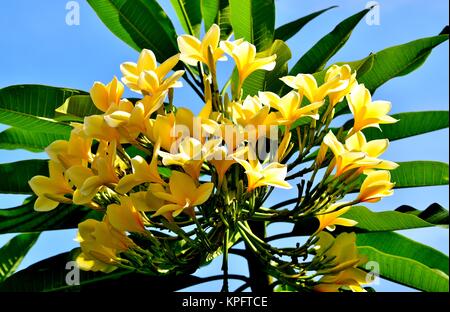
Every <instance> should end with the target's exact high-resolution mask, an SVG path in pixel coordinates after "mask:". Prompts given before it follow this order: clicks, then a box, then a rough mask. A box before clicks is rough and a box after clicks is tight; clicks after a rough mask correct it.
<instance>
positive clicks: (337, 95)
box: [325, 64, 358, 106]
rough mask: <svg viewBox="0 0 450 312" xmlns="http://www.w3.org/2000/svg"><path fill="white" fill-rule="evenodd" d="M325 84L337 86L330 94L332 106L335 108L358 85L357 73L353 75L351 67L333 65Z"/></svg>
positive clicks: (328, 71)
mask: <svg viewBox="0 0 450 312" xmlns="http://www.w3.org/2000/svg"><path fill="white" fill-rule="evenodd" d="M325 84H329V85H333V84H336V85H337V86H336V87H335V88H333V89H331V90H330V91H329V92H328V98H329V99H330V104H331V105H332V106H335V105H336V104H337V103H339V102H341V101H342V100H343V99H344V97H345V96H346V95H347V94H349V93H350V91H351V90H352V89H353V88H354V87H355V86H356V85H357V84H358V82H357V81H356V72H354V73H352V69H351V68H350V66H349V65H347V64H345V65H343V66H339V65H332V66H331V67H330V68H329V69H328V70H327V73H326V74H325Z"/></svg>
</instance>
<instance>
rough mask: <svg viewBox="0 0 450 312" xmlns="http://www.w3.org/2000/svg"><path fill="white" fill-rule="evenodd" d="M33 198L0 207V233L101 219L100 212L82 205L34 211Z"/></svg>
mask: <svg viewBox="0 0 450 312" xmlns="http://www.w3.org/2000/svg"><path fill="white" fill-rule="evenodd" d="M34 202H35V198H32V199H30V200H28V201H27V202H25V203H24V204H23V205H22V206H19V207H15V208H7V209H0V234H4V233H20V232H37V231H39V232H41V231H49V230H62V229H73V228H77V227H78V223H80V222H81V221H83V220H85V219H97V220H99V219H100V220H101V217H102V214H101V213H100V212H97V211H94V210H92V209H90V208H87V207H84V206H75V205H66V204H61V205H59V206H58V207H57V208H55V209H54V210H51V211H47V212H38V211H35V210H34V208H33V206H34Z"/></svg>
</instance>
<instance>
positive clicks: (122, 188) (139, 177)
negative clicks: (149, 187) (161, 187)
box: [115, 144, 165, 194]
mask: <svg viewBox="0 0 450 312" xmlns="http://www.w3.org/2000/svg"><path fill="white" fill-rule="evenodd" d="M158 152H159V144H156V145H155V147H154V150H153V157H152V160H151V162H150V164H147V161H146V160H145V159H144V158H143V157H141V156H139V155H138V156H136V157H134V158H133V159H132V160H131V165H132V167H133V173H132V174H127V175H125V176H124V177H123V178H122V179H120V181H119V183H118V184H117V186H116V188H115V190H116V192H118V193H120V194H125V193H127V192H128V191H130V190H131V189H132V188H133V187H135V186H137V185H139V184H143V183H160V184H165V182H164V180H163V179H162V178H161V176H160V174H159V172H158Z"/></svg>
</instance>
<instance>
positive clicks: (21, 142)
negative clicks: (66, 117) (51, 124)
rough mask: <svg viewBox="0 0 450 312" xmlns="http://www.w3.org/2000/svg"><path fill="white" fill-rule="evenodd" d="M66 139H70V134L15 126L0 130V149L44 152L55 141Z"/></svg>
mask: <svg viewBox="0 0 450 312" xmlns="http://www.w3.org/2000/svg"><path fill="white" fill-rule="evenodd" d="M65 139H68V136H67V135H64V134H56V133H48V132H37V131H28V130H24V129H21V128H14V127H13V128H9V129H6V130H4V131H2V132H0V149H8V150H13V149H24V150H27V151H30V152H42V151H43V150H44V148H46V147H47V146H48V145H49V144H50V143H52V142H53V141H56V140H65Z"/></svg>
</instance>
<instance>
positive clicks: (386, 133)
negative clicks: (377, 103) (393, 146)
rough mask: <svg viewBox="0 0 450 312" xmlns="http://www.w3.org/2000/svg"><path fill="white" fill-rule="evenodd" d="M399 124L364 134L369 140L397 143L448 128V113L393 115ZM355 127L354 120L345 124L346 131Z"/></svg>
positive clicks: (371, 129)
mask: <svg viewBox="0 0 450 312" xmlns="http://www.w3.org/2000/svg"><path fill="white" fill-rule="evenodd" d="M392 117H393V118H395V119H397V120H398V122H396V123H393V124H385V125H380V128H381V131H380V129H377V128H367V129H364V130H363V132H364V134H365V135H366V138H367V140H377V139H389V140H390V141H395V140H399V139H404V138H408V137H411V136H415V135H419V134H424V133H428V132H432V131H436V130H440V129H445V128H448V124H449V123H448V111H423V112H408V113H399V114H394V115H392ZM352 126H353V119H351V120H349V121H347V122H346V123H345V124H344V126H343V127H344V129H347V130H348V129H350V128H351V127H352Z"/></svg>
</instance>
